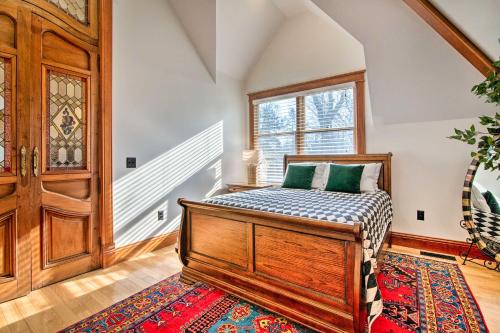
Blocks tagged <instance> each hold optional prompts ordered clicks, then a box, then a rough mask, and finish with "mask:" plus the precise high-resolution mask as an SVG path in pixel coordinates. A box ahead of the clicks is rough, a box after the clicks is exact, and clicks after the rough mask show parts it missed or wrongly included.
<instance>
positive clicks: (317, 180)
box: [283, 162, 329, 189]
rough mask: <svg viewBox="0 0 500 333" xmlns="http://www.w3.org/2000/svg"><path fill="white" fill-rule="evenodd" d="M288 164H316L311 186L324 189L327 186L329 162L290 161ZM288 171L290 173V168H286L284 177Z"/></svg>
mask: <svg viewBox="0 0 500 333" xmlns="http://www.w3.org/2000/svg"><path fill="white" fill-rule="evenodd" d="M288 165H314V166H316V169H315V170H314V176H313V181H312V184H311V188H319V189H324V188H325V187H326V181H327V180H328V170H329V169H328V168H329V166H328V163H311V162H301V163H290V164H288ZM287 173H288V168H287V170H286V173H285V177H284V178H283V179H286V174H287Z"/></svg>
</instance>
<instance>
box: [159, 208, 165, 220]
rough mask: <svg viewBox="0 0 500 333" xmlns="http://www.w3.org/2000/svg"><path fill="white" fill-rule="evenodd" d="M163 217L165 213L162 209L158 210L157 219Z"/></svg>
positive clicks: (162, 218)
mask: <svg viewBox="0 0 500 333" xmlns="http://www.w3.org/2000/svg"><path fill="white" fill-rule="evenodd" d="M164 219H165V214H164V213H163V211H162V210H159V211H158V221H163V220H164Z"/></svg>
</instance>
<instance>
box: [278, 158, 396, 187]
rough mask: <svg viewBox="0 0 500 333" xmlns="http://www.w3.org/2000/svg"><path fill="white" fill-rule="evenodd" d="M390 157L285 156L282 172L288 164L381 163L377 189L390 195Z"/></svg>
mask: <svg viewBox="0 0 500 333" xmlns="http://www.w3.org/2000/svg"><path fill="white" fill-rule="evenodd" d="M391 157H392V153H387V154H363V155H285V157H284V163H283V167H284V172H285V171H286V168H287V166H288V164H289V163H303V162H327V163H338V164H367V163H382V168H381V169H380V176H379V179H378V187H379V188H380V189H382V190H384V191H386V192H387V193H389V195H391Z"/></svg>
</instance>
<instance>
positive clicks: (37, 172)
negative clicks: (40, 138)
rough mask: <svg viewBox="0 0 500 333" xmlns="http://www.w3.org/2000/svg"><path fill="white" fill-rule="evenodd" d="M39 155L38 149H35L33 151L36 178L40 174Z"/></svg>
mask: <svg viewBox="0 0 500 333" xmlns="http://www.w3.org/2000/svg"><path fill="white" fill-rule="evenodd" d="M39 155H40V153H39V152H38V147H35V149H33V175H35V177H38V175H39V174H40V165H39V162H38V156H39Z"/></svg>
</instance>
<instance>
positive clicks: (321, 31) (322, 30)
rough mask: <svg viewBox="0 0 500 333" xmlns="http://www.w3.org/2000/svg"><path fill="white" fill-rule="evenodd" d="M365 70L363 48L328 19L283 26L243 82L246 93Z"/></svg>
mask: <svg viewBox="0 0 500 333" xmlns="http://www.w3.org/2000/svg"><path fill="white" fill-rule="evenodd" d="M360 69H365V58H364V54H363V46H362V45H361V44H360V43H359V42H358V41H357V40H355V39H354V38H352V37H351V36H350V35H349V34H347V33H346V32H345V31H344V29H343V28H342V27H340V26H339V25H338V24H337V23H335V22H334V21H333V20H331V19H330V18H329V17H327V18H325V17H323V16H317V15H314V14H312V13H309V12H306V13H304V14H299V15H296V16H293V17H292V18H290V19H288V20H286V21H285V23H283V25H282V26H281V27H280V29H279V30H278V32H277V33H276V34H275V35H274V37H273V38H272V40H271V42H270V43H269V45H268V47H267V48H266V49H265V51H264V52H263V53H262V55H261V57H260V60H259V61H258V62H257V64H256V65H255V66H254V67H253V68H252V70H251V72H250V73H249V75H248V76H247V79H246V89H247V91H249V92H255V91H259V90H264V89H269V88H276V87H280V86H283V85H287V84H290V83H297V82H304V81H309V80H314V79H319V78H323V77H327V76H333V75H337V74H343V73H346V72H353V71H357V70H360Z"/></svg>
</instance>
